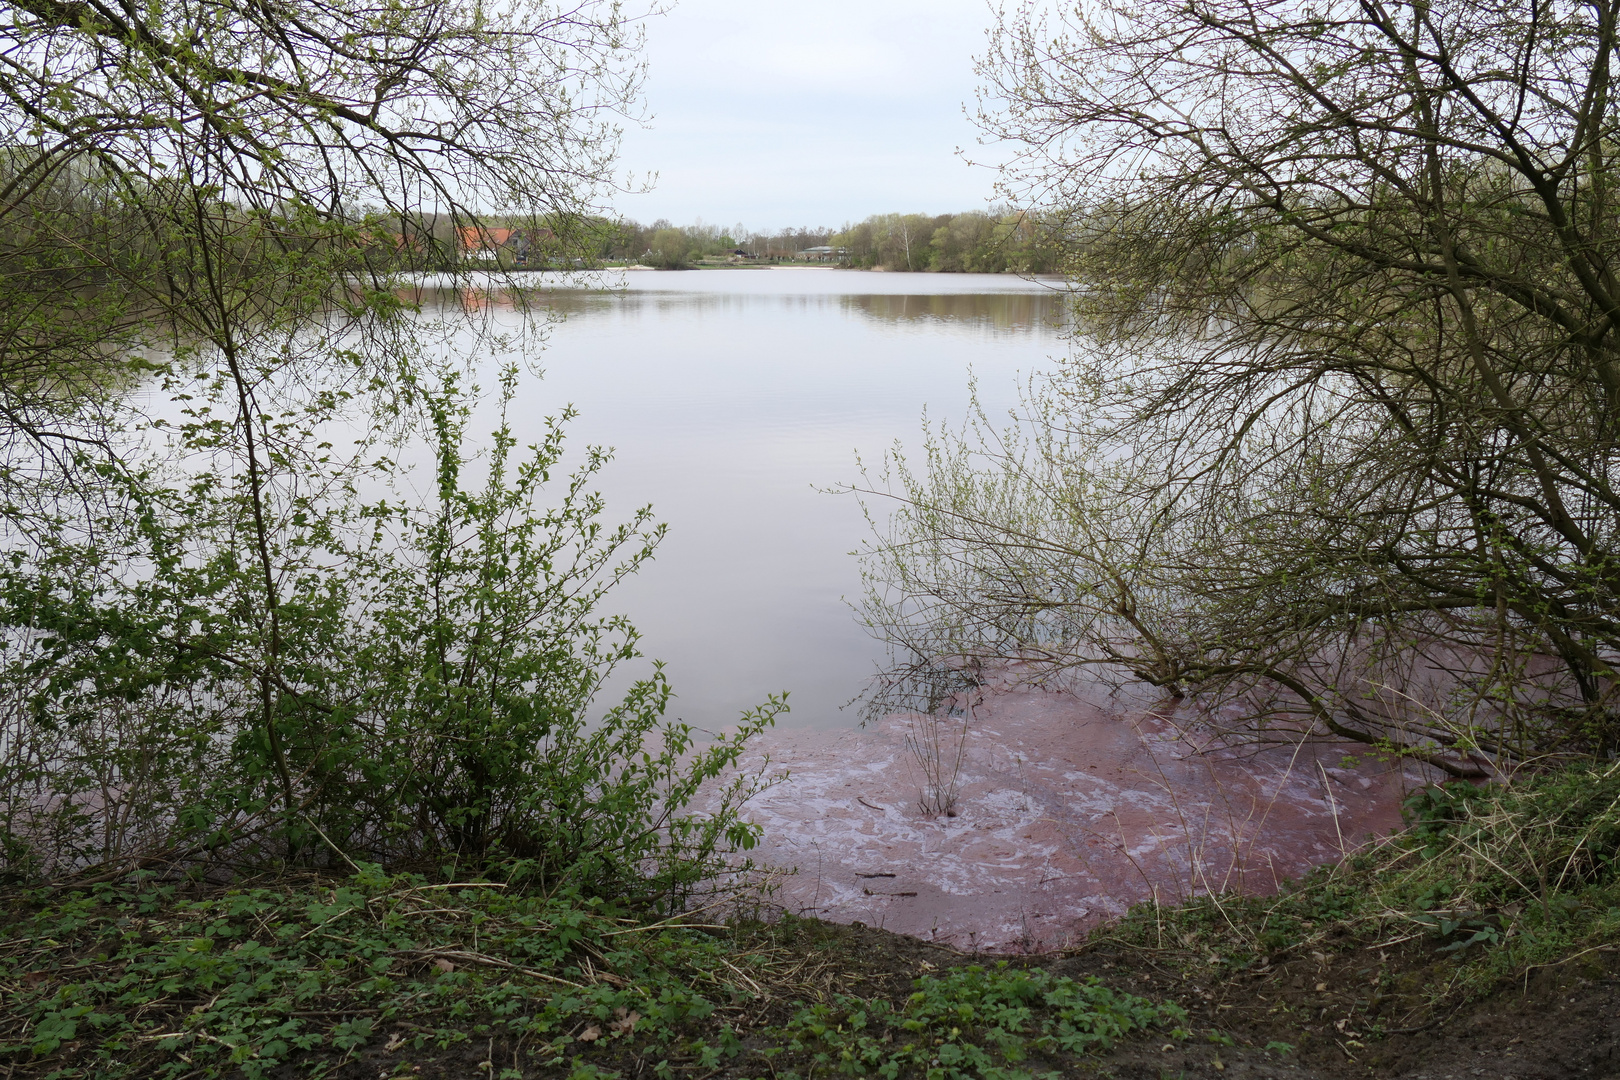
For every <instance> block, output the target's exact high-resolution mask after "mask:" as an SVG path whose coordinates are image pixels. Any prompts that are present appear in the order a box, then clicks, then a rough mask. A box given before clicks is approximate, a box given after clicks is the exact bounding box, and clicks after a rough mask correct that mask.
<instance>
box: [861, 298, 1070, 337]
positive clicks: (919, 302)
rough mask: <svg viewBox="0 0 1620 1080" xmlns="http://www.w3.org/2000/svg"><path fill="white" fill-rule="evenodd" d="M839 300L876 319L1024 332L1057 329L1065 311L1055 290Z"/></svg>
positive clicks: (1061, 324)
mask: <svg viewBox="0 0 1620 1080" xmlns="http://www.w3.org/2000/svg"><path fill="white" fill-rule="evenodd" d="M839 302H840V304H841V305H842V306H843V308H844V310H846V311H849V312H854V313H855V314H858V315H864V316H865V317H867V318H869V319H874V320H876V321H878V322H888V323H896V322H919V321H936V322H950V323H972V324H979V325H984V326H988V327H991V328H993V329H995V330H1000V331H1004V332H1008V333H1025V334H1030V333H1049V332H1052V331H1054V330H1058V329H1060V328H1061V327H1062V326H1063V321H1064V317H1065V314H1066V308H1065V305H1064V301H1063V297H1062V295H1061V294H1058V293H1001V294H992V295H982V294H980V295H974V294H961V293H955V294H952V293H946V294H941V295H935V296H842V297H839Z"/></svg>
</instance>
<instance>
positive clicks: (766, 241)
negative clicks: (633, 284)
mask: <svg viewBox="0 0 1620 1080" xmlns="http://www.w3.org/2000/svg"><path fill="white" fill-rule="evenodd" d="M832 236H833V230H832V229H830V228H827V227H826V226H822V227H820V228H815V229H812V228H809V227H806V226H800V227H799V228H797V229H783V230H782V231H780V232H777V233H765V232H751V231H749V230H748V229H746V228H744V227H743V226H742V225H740V224H738V225H733V226H731V227H730V228H729V229H727V228H722V227H721V226H718V225H705V224H703V223H702V222H701V221H699V222H698V223H697V224H695V225H680V226H677V225H672V224H671V223H670V222H669V220H668V219H666V218H659V219H658V220H657V221H654V222H653V223H652V224H651V225H643V224H641V223H640V222H638V221H632V220H630V219H628V218H621V219H619V220H617V221H613V220H609V219H605V218H604V219H600V220H598V221H597V222H596V223H595V228H594V237H595V244H594V247H595V254H596V257H597V258H598V259H600V260H601V261H603V262H632V263H641V264H643V265H645V266H656V267H658V268H659V269H662V270H678V269H683V268H685V267H689V266H691V265H693V264H694V263H695V262H697V261H698V260H700V259H713V258H722V257H725V256H728V255H732V254H734V253H736V252H738V251H741V252H745V253H746V254H747V255H748V256H750V257H752V258H755V259H761V260H770V261H782V260H791V259H794V258H797V257H799V255H800V254H801V253H802V252H804V251H806V250H807V249H809V248H814V247H824V246H826V245H828V244H829V243H830V242H831V240H832Z"/></svg>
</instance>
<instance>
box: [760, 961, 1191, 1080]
mask: <svg viewBox="0 0 1620 1080" xmlns="http://www.w3.org/2000/svg"><path fill="white" fill-rule="evenodd" d="M914 987H915V992H914V993H912V994H911V996H910V997H909V998H907V999H906V1001H905V1003H904V1004H903V1005H901V1006H899V1007H895V1006H892V1005H890V1004H889V1003H887V1002H884V1001H881V1000H878V1001H867V1000H862V999H859V998H851V997H845V996H838V997H835V998H834V999H833V1000H832V1001H830V1002H827V1003H822V1004H815V1005H809V1006H806V1007H803V1008H801V1009H800V1010H799V1011H798V1012H797V1013H796V1014H795V1015H794V1017H793V1019H792V1020H791V1021H790V1022H789V1023H788V1024H786V1025H785V1026H784V1027H783V1028H782V1029H781V1032H780V1036H781V1038H782V1040H783V1042H784V1044H785V1049H786V1051H787V1053H788V1054H789V1055H792V1056H801V1055H802V1056H803V1057H804V1058H805V1059H806V1061H807V1063H808V1064H809V1065H810V1066H811V1067H812V1069H813V1071H817V1072H820V1071H823V1070H830V1071H833V1072H837V1073H840V1074H843V1075H845V1076H881V1077H888V1078H891V1080H892V1078H894V1077H899V1076H906V1075H918V1076H926V1077H928V1078H929V1080H971V1078H979V1080H1015V1078H1025V1077H1030V1076H1032V1075H1034V1074H1032V1073H1031V1072H1030V1071H1029V1070H1028V1069H1027V1068H1025V1067H1024V1063H1025V1062H1026V1061H1028V1060H1029V1059H1030V1057H1031V1056H1032V1055H1039V1056H1042V1057H1046V1058H1055V1057H1060V1056H1063V1055H1073V1054H1084V1053H1088V1052H1091V1051H1094V1050H1103V1049H1107V1048H1108V1047H1110V1046H1112V1045H1113V1043H1114V1041H1115V1040H1117V1039H1119V1038H1122V1037H1124V1036H1126V1035H1129V1034H1131V1033H1134V1032H1139V1031H1145V1030H1148V1029H1152V1028H1157V1027H1163V1026H1167V1025H1170V1024H1178V1025H1179V1024H1180V1023H1181V1022H1182V1021H1183V1020H1185V1019H1186V1014H1185V1013H1184V1012H1183V1011H1182V1010H1181V1009H1180V1008H1179V1007H1177V1006H1175V1005H1173V1004H1163V1005H1160V1004H1155V1003H1153V1002H1151V1001H1148V1000H1146V999H1144V998H1139V997H1135V996H1133V995H1130V994H1124V993H1119V992H1117V991H1114V990H1111V989H1109V988H1108V987H1106V986H1103V985H1102V984H1101V983H1100V982H1098V980H1096V979H1095V978H1093V979H1087V980H1085V981H1080V982H1077V981H1075V980H1074V979H1070V978H1067V977H1064V976H1054V975H1052V974H1050V973H1049V972H1046V971H1041V970H1023V969H1020V968H1012V967H1009V966H1008V965H1007V964H1006V963H1005V962H1002V963H998V964H997V965H996V966H995V967H993V968H985V967H981V966H978V965H973V966H969V967H964V968H960V969H958V970H955V971H952V972H949V973H947V974H943V975H939V976H924V977H922V978H919V979H918V980H916V982H915V984H914ZM1042 1075H1052V1076H1055V1075H1057V1074H1056V1073H1050V1074H1042Z"/></svg>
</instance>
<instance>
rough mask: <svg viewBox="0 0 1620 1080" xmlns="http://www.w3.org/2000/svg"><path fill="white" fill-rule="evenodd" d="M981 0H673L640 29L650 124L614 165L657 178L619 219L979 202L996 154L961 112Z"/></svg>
mask: <svg viewBox="0 0 1620 1080" xmlns="http://www.w3.org/2000/svg"><path fill="white" fill-rule="evenodd" d="M993 18H994V14H993V12H992V11H991V9H990V7H989V5H988V4H987V3H986V2H985V0H802V2H788V0H680V2H679V3H678V4H677V5H676V6H675V8H674V9H673V10H672V11H670V12H669V13H668V14H666V15H662V16H659V17H657V18H654V19H652V20H650V22H649V23H648V59H649V61H650V62H651V72H650V74H649V78H648V82H647V98H646V102H647V107H648V109H649V111H650V112H651V113H652V114H653V116H652V119H651V122H650V127H648V128H646V129H637V128H634V127H632V128H630V129H629V130H628V131H626V133H625V139H624V147H623V150H624V156H623V165H624V166H625V167H626V168H628V169H632V170H635V171H636V172H639V173H647V172H657V173H658V174H659V176H658V180H657V185H656V187H655V189H654V190H653V191H652V192H651V193H649V194H645V195H621V196H620V197H619V198H618V199H617V200H616V203H617V206H618V209H619V211H620V212H621V213H623V214H625V215H626V216H628V217H632V218H635V219H637V220H639V221H642V222H651V221H653V220H655V219H657V218H660V217H663V218H668V219H670V220H671V221H673V222H675V223H676V224H681V225H685V224H691V223H693V222H694V221H696V220H697V219H699V218H701V219H702V220H703V221H705V222H708V223H710V224H714V225H720V226H722V227H730V226H731V225H733V224H737V223H741V224H743V225H745V226H747V227H748V228H749V229H750V230H771V231H774V230H778V229H781V228H784V227H789V226H794V227H796V226H800V225H809V226H815V225H823V224H825V225H834V226H836V225H841V224H843V223H844V222H846V221H859V220H860V219H861V218H864V217H866V216H867V215H868V214H877V213H886V212H889V211H899V212H902V213H912V212H926V213H934V214H940V213H946V212H954V211H961V210H971V209H981V208H983V207H984V206H985V205H986V202H987V200H988V199H989V197H990V195H991V193H992V192H991V188H992V184H993V183H994V180H995V176H994V173H993V172H992V171H991V170H990V169H988V168H983V167H970V166H969V165H967V164H965V163H964V162H963V160H962V158H961V157H960V156H958V155H957V153H956V151H957V149H958V148H959V147H960V148H962V149H964V150H966V151H968V154H969V156H970V157H972V158H974V159H975V160H979V159H981V158H982V159H987V160H991V161H994V160H996V159H997V154H996V152H995V150H994V148H988V149H987V148H983V147H979V146H977V145H976V143H975V139H976V134H977V133H976V129H975V128H974V126H973V124H972V123H971V122H970V121H969V120H968V118H967V117H966V116H965V115H964V114H963V106H964V104H965V105H966V106H967V107H968V109H969V110H970V111H971V110H972V109H973V107H974V86H975V78H974V75H973V61H974V58H975V57H976V56H978V55H980V54H982V53H983V52H984V44H985V38H984V32H985V29H986V28H987V27H988V26H989V25H990V24H991V22H992V20H993Z"/></svg>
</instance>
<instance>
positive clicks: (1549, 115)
mask: <svg viewBox="0 0 1620 1080" xmlns="http://www.w3.org/2000/svg"><path fill="white" fill-rule="evenodd" d="M1617 10H1620V5H1616V4H1614V3H1612V2H1607V0H1600V2H1595V3H1579V4H1577V3H1558V2H1554V3H1541V2H1535V3H1525V2H1522V0H1501V2H1494V3H1478V2H1471V0H1442V2H1435V3H1427V2H1415V3H1400V2H1396V3H1387V2H1383V0H1328V2H1326V3H1303V2H1299V0H1272V2H1256V0H1173V2H1172V0H1099V2H1096V3H1088V4H1086V5H1084V6H1083V7H1080V8H1073V7H1060V8H1057V9H1046V8H1044V7H1043V6H1040V5H1036V4H1025V5H1023V6H1020V7H1019V8H1017V9H1016V10H1014V11H1012V12H1010V13H1006V14H1004V16H1003V19H1002V22H1001V25H1000V27H999V30H998V31H997V33H996V34H995V36H994V38H993V41H992V46H991V49H990V51H989V53H988V55H987V56H986V57H985V59H984V60H983V63H982V69H981V70H982V74H983V75H984V77H985V78H986V80H987V85H988V90H987V92H986V97H985V99H984V101H983V103H982V104H983V108H982V110H981V120H982V123H983V125H984V127H985V129H986V130H987V132H989V133H990V134H992V135H994V136H997V137H1000V138H1005V139H1009V140H1012V141H1013V142H1014V143H1016V144H1018V145H1019V146H1020V147H1021V156H1020V157H1019V158H1018V160H1017V161H1016V163H1015V164H1014V165H1013V166H1012V167H1011V168H1009V169H1008V170H1007V172H1006V174H1005V177H1004V182H1005V186H1006V188H1007V194H1008V195H1009V196H1010V197H1013V198H1015V199H1016V200H1017V201H1019V202H1020V203H1022V204H1023V205H1027V206H1031V207H1047V208H1060V209H1061V210H1063V211H1064V219H1065V220H1066V221H1068V222H1070V223H1071V224H1070V225H1069V226H1068V230H1067V232H1066V233H1065V235H1064V236H1063V237H1062V240H1063V241H1064V244H1065V247H1066V250H1067V252H1068V262H1067V270H1068V272H1069V274H1070V276H1071V279H1072V280H1073V281H1074V282H1075V283H1076V288H1075V290H1074V298H1075V306H1076V309H1077V310H1078V312H1079V313H1080V315H1081V320H1080V325H1081V326H1082V327H1083V331H1082V333H1081V334H1080V336H1079V337H1078V338H1077V340H1076V344H1075V348H1074V351H1073V355H1072V356H1071V357H1070V358H1069V360H1068V361H1067V363H1066V364H1065V365H1064V366H1063V368H1062V370H1061V371H1059V372H1058V373H1057V374H1055V375H1054V376H1053V377H1052V378H1051V379H1050V380H1048V381H1046V382H1044V383H1042V384H1040V385H1038V386H1036V387H1035V389H1034V393H1033V395H1032V397H1031V400H1030V404H1031V408H1030V410H1029V411H1028V414H1027V415H1026V416H1025V418H1024V420H1025V423H1024V424H1023V425H1021V426H1016V425H1015V430H1010V431H1006V432H997V431H995V430H994V428H993V425H990V424H988V423H986V422H984V421H983V419H982V418H981V420H980V422H979V423H978V424H976V425H975V426H973V427H971V428H969V429H968V430H965V431H962V432H957V433H948V432H936V433H935V438H934V440H933V442H932V444H931V446H930V449H929V452H928V456H927V459H926V461H925V462H924V463H923V464H922V465H920V466H915V467H910V468H908V467H907V466H906V465H905V463H904V462H895V463H892V465H891V468H890V470H889V471H888V472H887V474H886V476H882V475H880V476H879V477H878V478H877V479H878V481H879V483H878V484H877V485H876V490H882V491H887V492H889V493H892V494H895V495H898V496H900V497H901V499H902V500H904V502H903V505H902V509H901V511H900V513H899V514H898V516H897V517H896V518H895V519H894V527H893V532H892V533H891V534H889V535H888V536H887V537H886V538H885V540H884V541H883V542H882V543H880V544H879V545H877V547H876V548H875V550H874V552H873V556H872V561H871V563H870V565H869V571H870V573H871V575H872V583H873V589H872V591H871V597H870V602H869V608H868V610H869V612H870V615H871V618H872V619H873V621H874V623H875V625H877V626H878V627H879V629H880V632H882V633H885V634H888V635H889V636H890V637H891V638H892V639H893V640H895V641H896V642H897V643H899V644H900V646H901V648H902V652H903V653H904V654H905V655H907V656H909V657H910V658H911V660H912V662H913V663H917V664H925V665H926V664H930V663H935V664H937V663H939V662H940V660H939V658H942V657H950V656H953V655H954V656H963V655H983V654H992V655H1002V656H1007V657H1012V658H1017V659H1018V660H1020V661H1022V662H1024V663H1026V664H1033V665H1037V666H1044V667H1045V668H1046V669H1048V670H1051V669H1054V668H1069V667H1072V666H1073V665H1075V664H1100V665H1107V666H1108V667H1109V668H1110V669H1112V670H1125V671H1128V672H1129V673H1130V674H1131V675H1132V676H1133V677H1136V678H1143V679H1147V680H1149V681H1151V682H1154V683H1156V684H1159V685H1163V686H1166V687H1170V688H1173V689H1174V690H1176V691H1177V692H1194V693H1202V694H1207V695H1213V696H1224V697H1226V698H1228V699H1232V700H1239V701H1242V702H1244V703H1245V704H1246V706H1247V709H1246V713H1247V716H1248V718H1249V720H1248V726H1247V728H1246V730H1247V731H1249V732H1251V733H1255V734H1260V735H1262V736H1265V735H1277V736H1287V737H1298V736H1300V735H1301V734H1326V733H1331V734H1333V735H1335V736H1338V737H1344V738H1351V739H1356V740H1359V741H1362V742H1366V743H1371V744H1374V745H1378V746H1384V747H1387V748H1389V749H1391V750H1394V751H1396V752H1400V753H1407V754H1413V755H1417V756H1420V757H1424V758H1426V759H1428V760H1431V761H1433V762H1434V763H1436V764H1438V765H1440V766H1441V767H1442V768H1445V769H1448V770H1450V771H1452V772H1454V773H1457V774H1461V775H1478V774H1482V773H1487V772H1489V771H1491V770H1492V769H1493V768H1498V767H1501V766H1503V765H1504V764H1505V763H1508V762H1513V761H1520V760H1525V759H1530V758H1536V757H1539V756H1543V755H1548V754H1554V755H1565V754H1598V755H1605V756H1612V755H1613V754H1614V753H1615V752H1616V751H1617V750H1620V715H1617V713H1616V708H1615V706H1616V701H1615V695H1616V683H1615V676H1614V664H1615V661H1616V657H1617V655H1620V561H1617V557H1620V549H1617V545H1620V487H1617V480H1620V476H1617V461H1616V435H1617V425H1620V342H1617V338H1616V333H1617V320H1620V281H1617V279H1616V275H1615V259H1616V256H1617V255H1620V217H1617V215H1616V203H1615V190H1614V189H1615V184H1616V180H1617V178H1620V177H1617V174H1616V172H1615V165H1616V162H1617V160H1620V157H1617V155H1620V127H1617V120H1620V116H1617V112H1616V103H1615V102H1614V100H1613V99H1612V93H1611V89H1612V82H1613V74H1612V62H1613V58H1614V56H1615V47H1616V30H1615V20H1616V14H1617Z"/></svg>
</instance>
